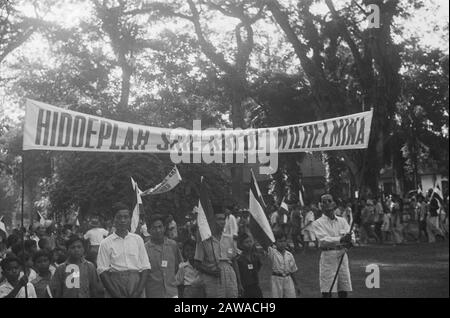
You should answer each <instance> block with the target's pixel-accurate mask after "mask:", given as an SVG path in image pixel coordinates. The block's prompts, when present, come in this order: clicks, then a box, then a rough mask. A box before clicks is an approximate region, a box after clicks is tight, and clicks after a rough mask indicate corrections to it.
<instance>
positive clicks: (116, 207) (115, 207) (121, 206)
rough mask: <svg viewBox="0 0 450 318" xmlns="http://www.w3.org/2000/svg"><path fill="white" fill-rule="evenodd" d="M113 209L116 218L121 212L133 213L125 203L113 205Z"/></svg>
mask: <svg viewBox="0 0 450 318" xmlns="http://www.w3.org/2000/svg"><path fill="white" fill-rule="evenodd" d="M112 209H113V212H114V216H116V214H117V213H118V212H119V211H123V210H127V211H128V212H131V211H130V208H129V207H128V206H127V205H126V204H125V203H123V202H117V203H115V204H113V206H112Z"/></svg>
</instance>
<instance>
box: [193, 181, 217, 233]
mask: <svg viewBox="0 0 450 318" xmlns="http://www.w3.org/2000/svg"><path fill="white" fill-rule="evenodd" d="M197 226H198V231H199V233H200V237H201V240H202V241H205V240H207V239H209V238H210V237H211V236H212V233H213V232H212V231H214V230H215V217H214V210H213V208H212V204H211V201H210V199H209V196H208V189H207V188H206V184H205V178H204V177H202V178H201V181H200V198H199V200H198V207H197Z"/></svg>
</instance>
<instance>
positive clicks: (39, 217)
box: [36, 211, 45, 225]
mask: <svg viewBox="0 0 450 318" xmlns="http://www.w3.org/2000/svg"><path fill="white" fill-rule="evenodd" d="M36 212H37V215H38V222H39V224H40V225H45V218H44V217H43V216H42V214H41V213H40V212H39V211H36Z"/></svg>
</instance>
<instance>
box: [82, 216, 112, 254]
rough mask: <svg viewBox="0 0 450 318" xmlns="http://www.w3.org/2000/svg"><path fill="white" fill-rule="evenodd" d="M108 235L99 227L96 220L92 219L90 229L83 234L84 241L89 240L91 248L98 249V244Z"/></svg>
mask: <svg viewBox="0 0 450 318" xmlns="http://www.w3.org/2000/svg"><path fill="white" fill-rule="evenodd" d="M108 235H109V233H108V231H107V230H105V229H104V228H102V227H101V226H100V222H99V221H98V219H93V220H92V221H91V229H90V230H89V231H87V232H86V234H84V239H85V240H89V244H90V246H91V247H96V249H97V250H98V248H99V247H100V243H101V242H102V241H103V239H104V238H105V237H107V236H108Z"/></svg>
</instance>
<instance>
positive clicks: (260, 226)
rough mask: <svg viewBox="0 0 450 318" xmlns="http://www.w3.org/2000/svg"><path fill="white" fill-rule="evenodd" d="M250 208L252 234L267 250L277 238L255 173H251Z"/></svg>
mask: <svg viewBox="0 0 450 318" xmlns="http://www.w3.org/2000/svg"><path fill="white" fill-rule="evenodd" d="M248 206H249V212H250V222H249V228H250V232H251V234H252V235H253V237H254V238H255V240H256V241H257V242H258V243H259V244H261V246H262V247H263V248H264V249H267V248H268V247H269V246H270V245H272V244H273V243H274V242H275V237H274V235H273V232H272V228H271V227H270V223H269V220H268V219H267V216H266V213H265V209H266V205H265V203H264V201H263V200H262V196H261V191H260V190H259V187H258V183H257V182H256V178H255V175H254V174H253V171H252V173H251V181H250V191H249V203H248Z"/></svg>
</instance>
